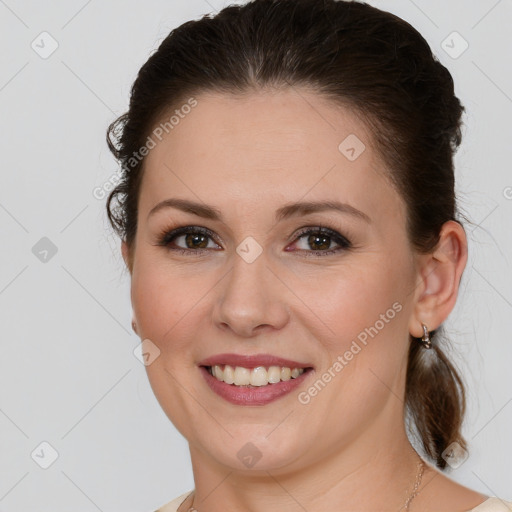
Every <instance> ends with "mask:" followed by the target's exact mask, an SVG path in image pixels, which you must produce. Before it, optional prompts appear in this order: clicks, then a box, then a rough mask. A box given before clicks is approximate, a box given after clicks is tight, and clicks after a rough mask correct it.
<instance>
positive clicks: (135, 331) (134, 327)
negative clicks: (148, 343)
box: [132, 320, 138, 334]
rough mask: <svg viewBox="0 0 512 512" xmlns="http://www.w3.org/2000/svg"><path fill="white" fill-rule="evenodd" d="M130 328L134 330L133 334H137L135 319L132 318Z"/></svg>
mask: <svg viewBox="0 0 512 512" xmlns="http://www.w3.org/2000/svg"><path fill="white" fill-rule="evenodd" d="M132 329H133V332H134V333H135V334H138V332H137V324H136V323H135V321H134V320H132Z"/></svg>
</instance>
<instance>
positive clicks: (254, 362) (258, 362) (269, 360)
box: [199, 354, 313, 368]
mask: <svg viewBox="0 0 512 512" xmlns="http://www.w3.org/2000/svg"><path fill="white" fill-rule="evenodd" d="M223 364H229V365H230V366H241V367H243V368H256V367H258V366H265V367H270V366H285V367H288V368H312V367H313V366H312V365H311V364H308V363H300V362H298V361H292V360H291V359H284V358H282V357H278V356H274V355H272V354H254V355H242V354H216V355H214V356H211V357H207V358H206V359H203V360H202V361H201V362H200V363H199V366H214V365H219V366H220V365H223Z"/></svg>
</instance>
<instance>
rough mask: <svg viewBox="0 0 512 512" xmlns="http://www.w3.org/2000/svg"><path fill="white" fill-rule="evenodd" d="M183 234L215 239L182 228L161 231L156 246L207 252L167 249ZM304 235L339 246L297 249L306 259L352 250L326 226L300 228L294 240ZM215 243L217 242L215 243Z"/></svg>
mask: <svg viewBox="0 0 512 512" xmlns="http://www.w3.org/2000/svg"><path fill="white" fill-rule="evenodd" d="M183 234H185V235H186V234H201V235H205V236H208V237H210V238H212V239H215V235H214V234H213V232H212V231H210V230H209V229H206V228H203V227H201V226H183V227H179V228H176V229H173V230H171V231H169V230H167V229H166V230H163V231H162V232H161V233H160V234H159V236H158V243H157V245H159V246H163V247H166V248H167V249H168V250H170V251H178V252H179V253H181V254H184V255H187V256H192V255H194V256H200V255H202V254H203V253H204V251H209V250H210V249H204V248H203V249H184V248H183V247H169V244H170V243H171V242H172V241H173V240H174V239H175V238H177V237H179V236H180V235H183ZM304 235H324V236H327V237H329V238H331V239H332V241H334V242H335V243H337V244H338V245H339V247H336V248H335V249H327V250H324V251H313V250H311V251H309V250H306V249H298V251H299V252H304V253H307V256H306V257H311V256H313V255H314V256H317V257H324V256H329V255H333V254H335V253H338V252H340V251H347V250H349V249H351V248H352V243H351V242H350V241H349V240H348V239H347V238H346V237H344V236H343V235H341V234H340V233H338V232H337V231H335V230H333V229H330V228H328V227H326V226H308V227H306V228H302V229H301V230H300V231H299V232H298V233H297V234H296V235H295V239H294V240H297V239H300V238H302V237H303V236H304ZM216 243H217V242H216Z"/></svg>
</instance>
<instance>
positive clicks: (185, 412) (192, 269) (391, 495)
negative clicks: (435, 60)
mask: <svg viewBox="0 0 512 512" xmlns="http://www.w3.org/2000/svg"><path fill="white" fill-rule="evenodd" d="M196 99H197V101H198V105H197V107H195V108H194V109H193V110H192V112H191V113H190V114H188V115H187V116H186V117H185V118H184V119H183V120H181V121H180V123H179V125H178V126H176V127H175V128H174V130H172V131H171V132H170V133H169V134H167V135H166V136H165V137H164V138H163V139H162V141H161V142H159V143H158V144H157V146H156V147H155V148H154V149H152V150H151V151H150V153H149V155H148V156H147V157H146V161H145V171H144V178H143V181H142V186H141V191H140V199H139V212H138V230H137V234H136V239H135V245H134V246H132V247H128V246H127V245H126V243H123V244H122V253H123V257H124V259H125V262H126V264H127V266H128V267H129V270H130V272H131V298H132V304H133V311H134V321H135V323H136V330H137V332H138V334H139V336H140V338H141V339H143V340H144V339H149V340H151V341H152V342H153V343H154V344H155V345H156V346H157V347H158V349H159V350H160V355H159V357H157V358H156V359H155V360H154V361H153V362H152V363H151V364H150V365H148V366H147V367H146V369H147V374H148V378H149V381H150V384H151V386H152V389H153V391H154V393H155V396H156V397H157V399H158V401H159V403H160V404H161V406H162V408H163V410H164V411H165V413H166V414H167V416H168V417H169V419H170V420H171V421H172V423H173V424H174V425H175V426H176V428H177V429H178V430H179V431H180V432H181V433H182V434H183V436H184V437H185V438H186V439H187V440H188V442H189V446H190V454H191V460H192V466H193V472H194V481H195V490H196V492H195V497H194V502H193V506H194V507H195V509H196V510H198V511H199V512H220V511H222V512H226V511H235V510H236V511H240V510H247V511H265V512H273V511H280V512H282V511H289V512H295V511H297V512H298V511H303V510H308V511H319V510H328V511H330V510H336V511H341V512H342V511H347V512H348V511H368V510H389V511H396V510H399V509H400V508H401V507H402V506H403V505H404V503H405V500H406V498H407V497H408V496H409V495H410V494H411V492H412V489H413V485H414V482H415V477H416V474H417V464H418V455H417V454H416V452H415V451H414V450H413V449H412V447H411V445H410V442H409V440H408V439H407V435H406V432H405V427H404V421H403V414H404V404H403V396H404V389H405V375H406V361H407V350H408V346H409V343H410V339H409V334H412V335H413V336H415V337H421V335H422V334H423V331H422V328H421V323H422V322H423V323H425V324H426V325H427V326H428V328H429V330H430V331H432V330H434V329H435V328H437V327H439V325H441V324H442V322H443V321H444V320H445V319H446V318H447V317H448V315H449V313H450V312H451V311H452V309H453V307H454V305H455V301H456V297H457V292H458V286H459V282H460V278H461V275H462V272H463V269H464V266H465V264H466V260H467V249H466V246H467V243H466V237H465V233H464V230H463V229H462V227H461V226H460V225H459V224H457V223H455V222H452V221H450V222H447V223H446V224H445V225H444V226H443V229H442V232H441V239H440V242H439V245H438V247H437V248H436V249H435V251H433V252H432V253H431V254H428V255H419V254H416V253H415V252H414V251H413V249H412V248H411V245H410V243H409V240H408V238H407V233H406V230H405V226H406V223H405V222H406V221H405V219H406V209H405V204H404V202H403V200H402V198H401V197H400V195H399V194H398V193H397V191H396V190H395V189H394V188H393V187H392V185H391V184H390V182H389V181H388V179H387V178H386V176H385V174H384V172H383V171H382V170H383V169H384V164H383V162H382V161H381V160H380V158H379V154H378V153H377V151H376V150H375V148H374V146H373V144H372V140H371V136H370V133H369V132H368V131H367V129H366V127H365V125H364V124H363V123H362V122H361V120H360V119H359V118H357V117H356V116H355V115H354V114H352V113H351V112H349V111H348V110H346V109H344V108H342V107H340V106H336V105H334V104H333V103H331V102H329V100H327V99H325V98H323V97H321V96H319V95H318V94H316V93H314V92H313V91H310V90H306V89H298V88H289V89H287V90H281V91H278V92H276V91H274V92H270V91H258V92H251V93H248V94H246V95H244V96H236V97H235V96H233V95H221V94H216V93H203V94H201V95H198V96H197V97H196ZM349 134H356V136H357V137H358V138H359V139H360V140H361V141H363V143H364V144H365V146H366V149H365V150H364V151H363V152H362V153H361V154H360V156H359V157H358V158H356V159H355V160H354V161H350V160H349V159H347V158H346V157H345V156H344V155H343V154H341V152H340V151H339V150H338V146H339V144H340V142H342V141H343V140H344V139H345V138H346V137H347V136H348V135H349ZM171 197H172V198H181V199H189V200H192V201H197V202H200V203H206V204H208V205H211V206H214V207H215V208H217V209H218V210H220V212H221V214H222V218H223V220H222V221H217V220H215V221H214V220H210V219H205V218H202V217H199V216H197V215H194V214H192V213H186V212H182V211H179V210H177V209H175V208H164V209H160V210H159V211H158V212H156V213H154V214H153V215H150V216H149V217H148V214H149V212H150V211H151V210H152V208H153V207H155V205H157V204H158V203H159V202H161V201H163V200H166V199H168V198H171ZM301 200H302V201H325V200H338V201H341V202H344V203H349V204H350V205H352V206H353V207H354V208H357V209H358V210H360V211H362V212H364V213H365V214H366V215H367V216H368V217H369V222H366V221H364V220H363V219H360V218H358V217H356V216H353V215H350V214H347V213H340V212H337V211H334V210H327V211H323V212H316V213H311V214H307V215H300V216H295V217H290V218H288V219H285V220H281V221H277V222H276V221H275V219H274V212H275V210H277V209H278V208H280V207H281V206H283V205H284V204H285V203H289V202H294V201H301ZM198 225H199V226H202V227H205V228H208V229H210V230H211V231H212V232H213V233H214V235H215V236H214V238H205V239H204V245H203V246H202V247H206V249H205V250H204V251H203V252H202V254H200V255H194V254H191V253H193V251H194V250H195V251H196V252H197V249H193V248H192V249H190V248H189V247H190V246H187V245H186V240H185V237H184V236H179V237H177V238H175V239H174V241H173V242H172V243H171V246H172V247H181V248H185V249H186V248H189V253H190V255H185V254H181V253H179V252H178V251H173V250H171V249H169V248H168V247H164V246H161V245H158V241H159V234H160V233H161V232H162V231H165V230H166V229H167V230H170V229H172V228H175V227H180V226H198ZM318 225H324V226H326V227H329V228H331V229H333V230H335V231H337V232H338V233H340V234H341V235H343V236H344V237H345V238H347V239H348V240H349V241H350V242H351V243H352V247H351V248H349V249H342V250H341V251H340V252H337V253H334V254H330V255H323V256H322V255H321V254H320V255H315V251H316V252H319V251H320V250H324V251H325V250H326V249H325V248H323V247H325V246H322V241H320V242H317V245H311V244H308V237H307V236H302V237H301V238H298V237H297V233H298V232H299V229H301V228H303V227H309V226H311V227H312V228H315V227H317V226H318ZM192 234H193V233H192ZM248 236H251V237H253V238H254V239H255V240H256V241H257V242H258V244H259V245H260V246H261V248H262V250H263V252H262V253H261V254H260V255H259V256H258V258H256V260H255V261H254V262H252V263H248V262H247V261H245V260H244V259H243V258H241V257H240V256H239V255H238V253H237V252H236V248H237V246H238V245H239V244H240V243H241V242H242V241H243V240H244V239H245V238H246V237H248ZM206 244H207V245H206ZM318 244H319V245H318ZM329 244H330V245H329ZM326 245H327V246H328V248H336V247H339V245H338V243H337V241H336V240H334V239H333V238H328V239H327V242H326ZM319 247H320V249H319ZM285 249H288V250H285ZM308 251H309V253H308ZM308 254H309V257H308ZM397 302H398V303H400V305H401V306H402V307H401V310H400V312H399V313H397V314H396V315H395V316H394V318H393V319H392V320H390V321H388V322H387V323H386V324H385V326H384V327H383V328H381V329H380V330H379V332H378V334H377V335H375V336H374V337H373V338H369V341H368V343H367V345H366V346H363V348H362V350H361V351H360V352H359V353H357V355H355V356H354V358H353V359H352V360H351V361H350V362H349V363H348V364H347V365H346V366H345V367H344V368H343V370H342V371H341V372H339V373H338V374H337V375H336V377H335V378H333V379H332V380H331V382H329V383H328V385H326V386H325V387H324V389H322V390H321V392H319V393H318V394H317V395H316V396H315V397H314V398H312V399H311V401H310V403H308V404H301V403H300V402H299V401H298V399H297V393H298V392H293V393H291V394H288V395H287V396H285V397H282V398H280V399H279V400H277V401H275V402H273V403H270V404H268V405H265V406H244V407H241V406H237V405H232V404H230V403H228V402H226V401H224V400H223V399H222V398H220V397H219V396H217V395H216V394H215V393H213V392H212V391H211V390H210V388H209V387H208V386H207V384H206V383H205V381H204V379H203V377H202V376H201V374H200V371H199V368H198V363H199V362H200V361H201V360H202V359H204V358H206V357H208V356H211V355H214V354H218V353H223V352H235V353H242V354H255V353H272V354H276V355H278V356H282V357H288V358H292V359H295V360H298V361H301V362H304V363H308V364H310V365H312V366H314V368H315V371H314V373H312V374H310V376H309V377H308V380H307V381H305V382H304V384H303V385H302V387H301V388H300V389H299V391H303V390H306V389H307V388H308V387H309V386H311V385H312V384H313V383H314V381H316V380H317V379H318V378H319V377H321V375H322V374H323V373H325V372H326V371H327V370H328V368H329V367H331V366H332V365H333V363H334V361H336V359H337V357H338V356H339V355H343V354H344V353H345V352H346V351H347V350H348V349H349V347H350V345H351V343H352V341H353V340H355V339H357V336H358V334H359V333H361V332H362V331H364V330H365V328H368V327H369V326H374V325H375V323H376V321H377V320H378V319H379V318H381V316H380V315H381V314H385V313H386V311H387V310H389V309H390V308H392V305H393V304H394V303H397ZM248 442H251V443H253V444H254V445H255V446H256V447H257V449H258V450H259V452H261V454H262V457H261V459H260V460H259V461H258V462H257V463H256V464H255V465H254V466H253V467H252V468H247V467H245V466H244V465H243V464H242V463H241V461H240V460H239V458H238V457H237V452H238V450H240V449H241V448H242V447H243V446H244V445H245V444H246V443H248ZM485 499H486V496H485V495H482V494H479V493H476V492H474V491H471V490H470V489H467V488H466V487H463V486H460V485H459V484H457V483H456V482H454V481H452V480H451V479H449V478H448V477H446V476H445V475H444V474H442V473H441V472H439V471H438V470H437V469H435V468H434V467H433V466H431V465H427V468H426V470H425V473H424V475H423V479H422V483H421V486H420V493H419V494H418V495H417V496H416V498H415V499H414V500H413V501H412V504H411V508H410V510H413V511H418V512H420V511H423V512H426V511H434V510H435V511H436V512H443V511H447V512H448V511H450V512H454V511H465V510H469V509H470V508H473V507H475V506H477V505H478V504H480V503H481V502H483V501H484V500H485ZM191 504H192V497H191V499H189V500H187V501H186V502H185V503H183V505H182V506H181V507H180V512H181V511H185V510H188V508H189V507H190V506H191Z"/></svg>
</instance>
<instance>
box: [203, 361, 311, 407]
mask: <svg viewBox="0 0 512 512" xmlns="http://www.w3.org/2000/svg"><path fill="white" fill-rule="evenodd" d="M199 369H200V370H201V373H202V374H203V377H204V378H205V380H206V383H207V384H208V386H210V388H211V389H212V390H213V391H215V393H217V394H218V395H219V396H220V397H222V398H224V400H227V401H228V402H230V403H232V404H234V405H266V404H268V403H270V402H273V401H274V400H277V399H279V398H281V397H282V396H284V395H287V394H288V393H291V392H292V391H293V390H294V389H296V388H297V387H298V386H300V385H301V384H302V382H303V381H304V379H306V378H307V377H308V376H309V374H310V373H311V369H308V370H305V371H304V372H303V373H302V374H300V375H299V376H298V377H297V378H295V379H290V380H286V381H281V382H276V383H275V384H267V385H266V386H255V387H245V386H235V385H234V384H226V383H225V382H222V381H220V380H217V379H216V378H215V377H214V376H213V375H211V374H210V372H209V371H208V369H207V368H206V367H204V366H200V367H199Z"/></svg>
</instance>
